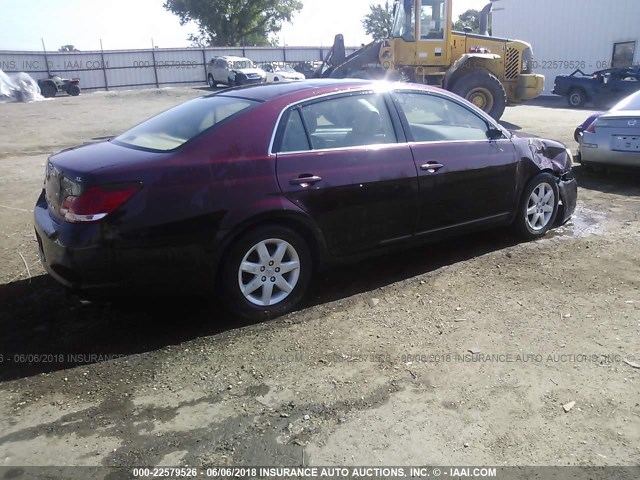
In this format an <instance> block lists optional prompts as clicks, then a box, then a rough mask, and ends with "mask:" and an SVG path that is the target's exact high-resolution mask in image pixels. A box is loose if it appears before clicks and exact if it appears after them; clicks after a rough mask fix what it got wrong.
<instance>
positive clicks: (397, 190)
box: [34, 79, 577, 319]
mask: <svg viewBox="0 0 640 480" xmlns="http://www.w3.org/2000/svg"><path fill="white" fill-rule="evenodd" d="M249 132H250V134H248V133H249ZM576 196H577V187H576V181H575V180H574V178H573V175H572V169H571V154H570V153H569V151H568V150H567V149H566V148H565V146H564V145H562V144H560V143H558V142H555V141H552V140H543V139H538V138H519V137H517V136H516V135H513V134H512V133H510V132H509V131H507V130H505V129H504V128H503V127H501V126H500V125H499V124H498V123H496V122H495V121H494V120H493V119H492V118H491V117H489V116H488V115H486V114H485V113H484V112H482V111H481V110H480V109H478V108H477V107H475V106H474V105H472V104H471V103H469V102H467V101H465V100H463V99H461V98H459V97H457V96H456V95H454V94H452V93H449V92H446V91H444V90H441V89H438V88H434V87H428V86H424V85H412V84H408V83H402V84H393V83H384V82H383V83H376V82H371V81H365V80H327V79H323V80H309V81H306V82H290V83H283V84H280V85H278V86H277V88H276V87H274V86H273V85H261V86H251V87H242V88H234V89H231V90H226V91H220V92H218V93H215V94H212V95H209V96H207V97H203V98H198V99H195V100H191V101H189V102H187V103H184V104H182V105H179V106H177V107H175V108H173V109H171V110H168V111H166V112H164V113H162V114H160V115H158V116H156V117H153V118H151V119H149V120H147V121H145V122H143V123H141V124H140V125H138V126H136V127H134V128H132V129H131V130H128V131H126V132H124V133H123V134H121V135H119V136H117V137H115V138H113V139H111V140H109V141H104V142H100V143H94V144H89V145H83V146H79V147H75V148H70V149H67V150H63V151H62V152H60V153H57V154H55V155H52V156H51V157H50V158H49V159H48V161H47V166H46V178H45V182H44V187H43V190H42V192H41V194H40V197H39V198H38V200H37V203H36V206H35V211H34V215H35V229H36V236H37V240H38V244H39V247H40V256H41V261H42V264H43V265H44V267H45V268H46V270H47V271H48V272H49V273H50V274H51V275H52V276H53V277H54V278H55V279H57V280H58V281H59V282H60V283H62V284H63V285H66V286H67V287H70V288H72V289H80V290H85V291H87V290H91V289H92V288H104V287H106V286H118V287H120V288H126V289H127V291H135V290H134V289H135V288H136V286H137V285H138V286H139V285H146V286H147V288H149V286H150V285H154V284H157V283H159V282H161V281H168V282H169V284H171V285H173V284H179V285H186V283H187V282H190V283H191V284H193V285H195V286H197V287H198V288H199V289H200V290H201V291H204V292H208V294H210V295H214V294H220V295H221V296H222V297H223V298H224V299H225V300H226V302H227V303H228V305H229V307H230V308H231V309H232V310H233V311H235V312H237V313H238V314H239V315H241V316H243V317H246V318H250V319H262V318H270V317H273V316H277V315H280V314H283V313H285V312H288V311H290V310H291V309H293V308H295V307H296V306H297V305H299V303H300V300H301V299H302V297H303V295H304V294H305V291H306V290H307V287H308V286H309V282H310V280H311V278H312V276H313V274H314V271H316V269H317V268H318V267H323V266H326V265H331V264H333V263H336V262H342V261H346V260H347V259H354V258H363V257H366V256H373V255H376V254H380V253H382V252H386V251H388V250H389V249H391V248H400V247H406V246H408V245H413V244H416V243H422V242H426V241H436V240H440V239H443V238H445V237H448V236H453V235H461V234H464V233H467V232H470V231H473V230H477V229H482V228H488V227H494V226H498V225H512V226H513V228H514V229H515V230H516V231H518V232H519V233H520V234H521V235H522V236H523V237H524V238H526V239H536V238H540V237H542V236H543V235H545V233H547V231H548V230H549V229H550V228H552V227H553V226H556V225H559V224H562V223H564V222H565V221H567V220H568V219H569V217H570V216H571V215H572V213H573V211H574V208H575V204H576ZM432 252H433V250H430V249H428V250H424V254H425V255H430V254H431V253H432ZM154 291H155V290H154Z"/></svg>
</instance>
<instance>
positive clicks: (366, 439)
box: [0, 88, 640, 466]
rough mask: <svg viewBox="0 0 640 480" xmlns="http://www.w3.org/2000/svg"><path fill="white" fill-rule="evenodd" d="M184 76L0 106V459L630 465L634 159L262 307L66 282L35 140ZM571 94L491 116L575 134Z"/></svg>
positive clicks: (117, 118) (635, 329)
mask: <svg viewBox="0 0 640 480" xmlns="http://www.w3.org/2000/svg"><path fill="white" fill-rule="evenodd" d="M202 94H203V91H202V89H186V88H185V89H163V90H146V91H134V92H117V93H94V94H85V95H82V96H80V97H60V98H56V99H54V100H50V101H46V102H40V103H34V104H8V105H0V110H2V115H1V116H0V131H2V132H9V134H8V135H7V134H5V135H3V136H2V137H1V138H0V167H1V171H2V175H0V256H1V257H0V258H1V261H0V466H16V465H302V464H306V465H417V464H426V465H438V464H440V465H456V464H465V465H470V464H471V465H553V466H560V465H606V466H609V465H616V466H618V465H638V464H640V418H639V416H640V403H639V402H640V397H639V395H638V393H639V392H640V389H639V386H640V378H639V376H638V375H639V374H640V370H638V369H636V368H634V367H633V366H632V365H633V364H634V362H635V364H636V365H637V364H638V363H640V291H639V286H640V248H639V247H640V242H639V240H638V234H639V233H640V222H639V218H638V215H639V213H640V183H639V182H638V180H639V179H640V176H639V175H638V174H637V173H636V172H610V173H608V174H607V173H604V172H602V173H598V174H592V175H586V174H584V173H583V172H582V171H581V169H580V167H579V166H578V167H577V168H576V172H577V175H578V178H579V182H580V191H579V205H578V210H577V213H576V216H575V218H574V220H573V221H572V222H571V223H569V224H568V225H566V226H564V227H562V228H561V229H559V230H557V231H554V232H552V233H551V234H549V235H548V236H547V237H545V238H544V239H542V240H540V241H537V242H533V243H519V242H518V241H517V240H516V239H515V238H514V237H513V236H512V235H511V234H510V232H509V231H507V230H496V231H491V232H485V233H482V234H477V235H471V236H468V237H465V238H461V239H456V240H453V241H449V242H447V243H446V244H437V245H431V246H429V247H427V248H415V249H412V250H409V251H405V252H401V253H397V254H394V255H388V256H385V257H383V258H379V259H374V260H369V261H367V262H364V263H361V264H357V265H353V266H350V267H348V268H340V269H335V270H332V271H330V272H327V273H325V274H323V275H322V276H321V277H319V278H317V279H316V280H315V283H314V285H313V287H312V293H311V295H310V296H309V299H308V301H307V305H306V308H304V309H302V310H300V311H298V312H295V313H292V314H290V315H288V316H286V317H283V318H280V319H277V320H274V321H271V322H266V323H259V324H252V325H247V324H243V323H241V322H239V321H237V320H236V319H234V318H232V317H230V316H229V314H227V313H224V312H223V311H222V309H220V308H219V306H216V305H210V304H207V303H206V302H203V301H201V300H198V299H191V298H163V299H157V298H146V299H140V300H138V301H135V302H130V303H128V304H127V303H118V304H112V305H96V304H82V303H80V302H79V301H78V300H77V299H74V298H73V297H67V296H66V295H65V292H64V290H63V289H62V288H60V287H59V286H58V285H57V284H56V283H55V282H54V281H53V280H52V279H50V278H49V277H48V276H46V275H45V274H44V271H43V269H42V268H41V267H40V266H39V264H38V256H37V245H36V242H35V239H34V235H33V227H32V218H31V217H32V208H33V204H34V202H35V199H36V197H37V195H38V193H39V189H40V188H41V184H42V183H41V182H42V177H43V168H44V162H45V161H46V155H47V154H48V153H49V152H51V151H53V150H56V149H59V148H62V147H66V146H70V145H73V144H77V143H80V142H82V141H84V140H86V139H89V138H91V137H99V136H104V135H112V134H116V133H118V132H120V131H122V130H123V129H125V128H126V127H128V126H131V125H133V124H135V123H137V122H139V121H141V120H143V119H144V118H146V117H148V116H149V115H151V114H153V113H156V112H159V111H162V110H164V109H166V108H169V107H170V106H172V105H175V104H178V103H181V102H183V101H185V100H187V99H189V98H193V97H196V96H199V95H202ZM588 114H589V112H588V111H586V110H582V111H575V110H566V109H564V108H563V107H562V103H561V101H560V100H559V99H551V100H549V99H546V100H539V101H538V102H536V104H535V105H528V106H520V107H509V108H508V109H507V112H506V114H505V116H504V119H503V120H504V121H505V124H506V125H507V126H508V127H509V128H513V129H516V130H523V131H527V132H530V133H533V134H536V135H540V136H548V137H551V138H555V139H558V140H561V141H564V142H566V143H567V144H568V145H570V146H571V147H572V148H575V146H576V145H575V143H574V142H573V140H572V135H573V128H574V127H575V125H576V124H578V123H579V122H580V121H582V120H583V119H584V118H585V117H586V116H587V115H588ZM27 267H28V268H27ZM625 360H626V361H628V362H630V363H631V364H632V365H630V364H629V363H626V362H625ZM570 402H575V404H573V407H572V408H571V409H569V408H568V405H567V404H570ZM563 406H567V410H569V411H568V412H567V411H565V408H563Z"/></svg>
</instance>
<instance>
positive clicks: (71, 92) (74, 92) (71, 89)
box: [67, 83, 80, 97]
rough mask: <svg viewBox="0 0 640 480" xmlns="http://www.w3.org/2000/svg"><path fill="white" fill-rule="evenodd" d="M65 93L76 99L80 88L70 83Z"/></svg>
mask: <svg viewBox="0 0 640 480" xmlns="http://www.w3.org/2000/svg"><path fill="white" fill-rule="evenodd" d="M67 93H68V94H69V95H71V96H72V97H77V96H78V95H80V86H79V85H77V84H75V83H72V84H71V85H69V87H67Z"/></svg>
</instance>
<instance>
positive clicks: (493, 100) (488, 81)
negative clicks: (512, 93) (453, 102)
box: [451, 70, 507, 120]
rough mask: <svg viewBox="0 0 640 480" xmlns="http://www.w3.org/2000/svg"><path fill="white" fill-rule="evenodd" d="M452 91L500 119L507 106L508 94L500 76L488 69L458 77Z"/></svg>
mask: <svg viewBox="0 0 640 480" xmlns="http://www.w3.org/2000/svg"><path fill="white" fill-rule="evenodd" d="M451 91H452V92H453V93H455V94H457V95H460V96H461V97H462V98H464V99H466V100H468V101H470V102H471V103H473V104H474V105H475V106H476V107H478V108H480V109H481V110H484V111H485V112H486V113H488V114H489V115H490V116H491V117H492V118H494V119H495V120H500V118H501V117H502V114H503V113H504V110H505V108H506V107H507V94H506V92H505V91H504V87H503V86H502V83H500V80H498V78H497V77H496V76H495V75H493V74H491V73H489V72H488V71H486V70H476V71H473V72H470V73H467V74H465V75H464V76H462V77H461V78H460V79H458V80H457V81H456V82H455V83H454V84H453V87H452V88H451Z"/></svg>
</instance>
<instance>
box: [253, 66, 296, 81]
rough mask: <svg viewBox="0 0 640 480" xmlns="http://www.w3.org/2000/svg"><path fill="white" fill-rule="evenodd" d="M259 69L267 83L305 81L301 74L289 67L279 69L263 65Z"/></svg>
mask: <svg viewBox="0 0 640 480" xmlns="http://www.w3.org/2000/svg"><path fill="white" fill-rule="evenodd" d="M260 68H262V70H264V71H265V73H266V82H267V83H274V82H293V81H299V80H305V76H304V75H303V74H302V73H298V72H296V71H295V70H294V69H293V68H291V67H279V66H277V65H273V64H271V63H265V64H263V65H261V66H260Z"/></svg>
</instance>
